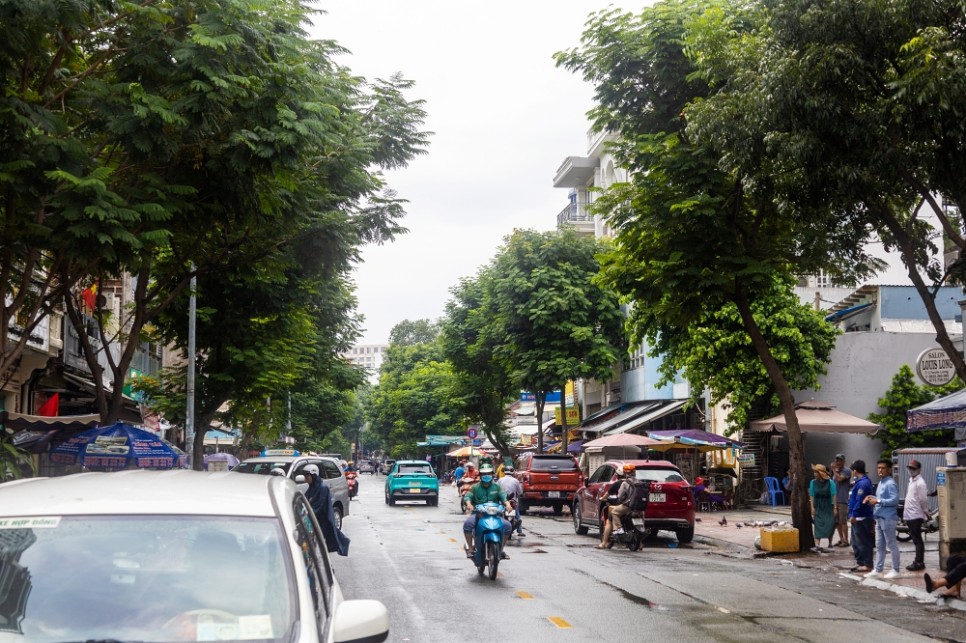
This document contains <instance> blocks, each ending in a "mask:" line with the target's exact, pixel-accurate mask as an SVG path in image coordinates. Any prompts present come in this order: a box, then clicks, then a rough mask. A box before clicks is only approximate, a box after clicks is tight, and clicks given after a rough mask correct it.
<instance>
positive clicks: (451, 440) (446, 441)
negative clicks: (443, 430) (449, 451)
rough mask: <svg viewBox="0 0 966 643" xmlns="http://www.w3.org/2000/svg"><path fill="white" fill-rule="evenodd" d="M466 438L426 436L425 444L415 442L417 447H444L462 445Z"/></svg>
mask: <svg viewBox="0 0 966 643" xmlns="http://www.w3.org/2000/svg"><path fill="white" fill-rule="evenodd" d="M465 439H466V438H464V437H462V436H458V435H427V436H426V441H425V442H417V443H416V446H418V447H445V446H449V445H451V444H462V443H463V440H465Z"/></svg>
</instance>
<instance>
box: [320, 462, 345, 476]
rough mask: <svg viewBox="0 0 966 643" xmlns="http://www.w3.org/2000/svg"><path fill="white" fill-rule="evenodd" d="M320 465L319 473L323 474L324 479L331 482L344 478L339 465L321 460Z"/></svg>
mask: <svg viewBox="0 0 966 643" xmlns="http://www.w3.org/2000/svg"><path fill="white" fill-rule="evenodd" d="M318 465H319V472H320V473H321V474H322V477H323V478H325V479H327V480H331V479H332V478H341V477H342V469H340V468H339V465H337V464H336V463H335V462H332V461H331V460H321V461H320V462H319V463H318Z"/></svg>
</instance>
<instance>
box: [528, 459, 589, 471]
mask: <svg viewBox="0 0 966 643" xmlns="http://www.w3.org/2000/svg"><path fill="white" fill-rule="evenodd" d="M577 469H578V467H577V463H576V462H575V461H574V459H573V458H571V457H570V456H567V455H561V456H555V455H551V456H541V457H539V458H533V460H532V461H531V463H530V470H531V471H577Z"/></svg>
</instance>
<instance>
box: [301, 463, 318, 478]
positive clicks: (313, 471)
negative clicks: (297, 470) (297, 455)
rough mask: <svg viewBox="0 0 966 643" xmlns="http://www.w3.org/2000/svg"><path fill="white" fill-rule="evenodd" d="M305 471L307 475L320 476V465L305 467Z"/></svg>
mask: <svg viewBox="0 0 966 643" xmlns="http://www.w3.org/2000/svg"><path fill="white" fill-rule="evenodd" d="M303 471H305V473H311V474H312V475H313V476H317V475H319V465H317V464H307V465H305V469H303Z"/></svg>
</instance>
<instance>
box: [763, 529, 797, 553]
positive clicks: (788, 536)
mask: <svg viewBox="0 0 966 643" xmlns="http://www.w3.org/2000/svg"><path fill="white" fill-rule="evenodd" d="M760 536H761V548H762V549H763V550H765V551H774V552H795V551H798V529H796V528H794V527H762V528H761V532H760Z"/></svg>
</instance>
